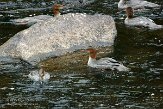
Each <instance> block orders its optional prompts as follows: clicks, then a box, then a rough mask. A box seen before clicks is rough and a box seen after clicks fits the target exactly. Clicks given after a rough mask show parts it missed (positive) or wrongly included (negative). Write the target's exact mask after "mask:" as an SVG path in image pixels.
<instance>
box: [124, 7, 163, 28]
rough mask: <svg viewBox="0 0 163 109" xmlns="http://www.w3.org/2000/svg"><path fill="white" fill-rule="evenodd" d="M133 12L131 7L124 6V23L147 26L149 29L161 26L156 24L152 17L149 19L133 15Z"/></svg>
mask: <svg viewBox="0 0 163 109" xmlns="http://www.w3.org/2000/svg"><path fill="white" fill-rule="evenodd" d="M133 13H134V12H133V8H132V7H127V8H126V16H127V17H126V19H125V21H124V23H125V25H128V26H139V27H147V28H149V29H151V30H155V29H162V28H163V25H158V24H156V23H155V22H154V21H153V20H152V19H149V18H147V17H143V16H138V17H134V15H133Z"/></svg>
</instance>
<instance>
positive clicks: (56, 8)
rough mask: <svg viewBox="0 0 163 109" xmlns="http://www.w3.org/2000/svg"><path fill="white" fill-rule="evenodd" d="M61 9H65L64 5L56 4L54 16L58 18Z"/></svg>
mask: <svg viewBox="0 0 163 109" xmlns="http://www.w3.org/2000/svg"><path fill="white" fill-rule="evenodd" d="M60 9H63V5H60V4H54V5H53V14H54V16H58V15H60V14H61V13H60Z"/></svg>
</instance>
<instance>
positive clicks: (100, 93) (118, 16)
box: [0, 0, 163, 109]
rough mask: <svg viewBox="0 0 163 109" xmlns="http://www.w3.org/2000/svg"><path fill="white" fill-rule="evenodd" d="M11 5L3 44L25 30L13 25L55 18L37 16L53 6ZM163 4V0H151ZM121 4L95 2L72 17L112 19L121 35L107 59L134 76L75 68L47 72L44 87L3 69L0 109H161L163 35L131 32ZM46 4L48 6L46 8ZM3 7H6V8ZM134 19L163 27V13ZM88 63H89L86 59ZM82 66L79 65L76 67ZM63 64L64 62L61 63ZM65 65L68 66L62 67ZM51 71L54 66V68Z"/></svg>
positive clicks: (0, 20) (1, 15)
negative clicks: (28, 19) (24, 20)
mask: <svg viewBox="0 0 163 109" xmlns="http://www.w3.org/2000/svg"><path fill="white" fill-rule="evenodd" d="M5 1H7V0H3V2H0V6H1V7H0V44H3V43H4V42H5V41H7V40H8V39H9V38H10V37H12V36H14V34H16V33H17V32H19V31H21V30H23V29H25V28H27V27H26V26H15V25H13V24H11V23H10V22H9V20H10V19H16V18H23V17H26V16H31V15H32V16H34V15H38V14H49V15H52V11H51V10H50V9H41V10H34V8H32V7H33V6H35V5H37V6H38V7H41V8H44V6H45V4H47V5H48V6H50V5H51V3H50V2H49V4H48V0H47V2H43V0H42V2H41V3H42V5H39V3H40V2H39V3H38V1H33V2H30V1H29V2H25V3H24V5H20V6H22V7H21V8H26V7H28V8H30V9H31V10H26V9H25V10H23V11H22V10H21V11H19V13H17V12H14V11H13V10H15V9H19V8H20V6H18V5H15V4H14V3H15V2H11V1H10V2H8V4H7V5H6V6H4V5H3V4H4V3H5ZM150 1H152V2H155V3H158V4H163V2H162V0H150ZM117 3H118V0H97V1H95V2H94V3H92V4H90V5H87V6H85V7H73V8H71V9H69V10H63V11H62V13H64V14H65V13H68V12H85V13H87V14H96V13H100V14H106V15H111V16H113V17H114V19H115V21H116V26H117V31H118V35H117V38H116V40H115V45H114V52H113V53H111V54H108V56H111V57H114V58H115V59H116V60H118V61H121V62H123V63H124V64H125V65H126V66H127V67H129V68H130V69H131V70H130V72H116V71H103V70H96V69H90V68H88V67H87V65H86V64H85V63H84V64H83V65H79V64H72V65H68V67H67V66H65V68H64V67H61V68H60V69H59V70H48V69H50V68H47V71H48V72H49V73H50V75H51V78H50V80H49V81H48V82H46V83H43V84H40V83H35V82H33V81H31V80H30V79H29V78H28V77H27V75H28V74H29V71H27V70H24V71H23V70H20V71H17V72H5V71H4V70H3V69H2V68H0V71H1V72H0V108H3V109H13V108H14V109H26V108H27V109H33V108H34V109H35V108H36V109H37V108H38V109H69V108H72V109H78V108H79V109H82V108H88V109H94V108H95V109H163V30H154V31H151V30H148V29H146V28H130V27H126V26H125V25H124V23H123V21H124V18H125V15H124V11H121V10H118V9H117ZM43 4H44V5H43ZM2 5H3V6H2ZM135 13H136V14H135V15H136V16H140V15H143V16H146V17H149V18H151V19H153V20H154V21H155V22H156V23H158V24H160V25H163V9H162V8H160V9H148V10H145V11H142V10H141V11H136V12H135ZM85 55H87V54H85ZM86 60H87V59H86ZM78 61H80V60H76V63H77V62H78ZM61 63H62V61H61ZM63 64H64V61H63ZM70 66H71V67H70ZM51 67H53V66H51Z"/></svg>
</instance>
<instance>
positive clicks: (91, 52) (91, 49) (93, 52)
mask: <svg viewBox="0 0 163 109" xmlns="http://www.w3.org/2000/svg"><path fill="white" fill-rule="evenodd" d="M86 50H87V51H88V52H89V56H90V57H91V58H93V59H96V54H97V51H96V50H95V49H93V48H88V49H86Z"/></svg>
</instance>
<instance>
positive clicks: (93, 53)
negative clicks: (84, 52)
mask: <svg viewBox="0 0 163 109" xmlns="http://www.w3.org/2000/svg"><path fill="white" fill-rule="evenodd" d="M94 61H96V51H94V52H92V53H90V54H89V60H88V64H92V63H93V62H94Z"/></svg>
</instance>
